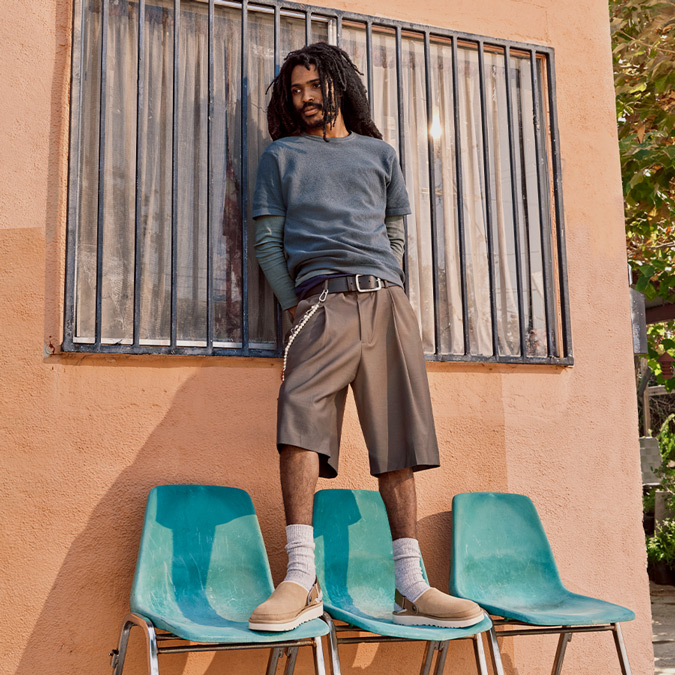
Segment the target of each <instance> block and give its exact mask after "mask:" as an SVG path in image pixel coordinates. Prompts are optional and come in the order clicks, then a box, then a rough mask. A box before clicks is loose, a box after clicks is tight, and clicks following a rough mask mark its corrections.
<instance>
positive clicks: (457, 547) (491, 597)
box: [450, 492, 635, 675]
mask: <svg viewBox="0 0 675 675" xmlns="http://www.w3.org/2000/svg"><path fill="white" fill-rule="evenodd" d="M451 559H452V568H451V573H450V592H451V593H452V594H453V595H456V596H459V597H461V598H468V599H470V600H473V601H474V602H477V603H478V604H479V605H480V606H481V607H483V608H484V609H486V610H487V611H488V612H489V613H490V614H491V615H493V617H501V619H498V620H496V619H495V620H494V623H495V626H498V627H499V628H500V630H498V631H497V635H498V636H514V635H542V634H543V635H547V634H559V636H560V637H559V639H558V649H557V651H556V654H555V657H554V663H553V670H552V673H553V675H560V673H561V672H562V664H563V659H564V657H565V650H566V648H567V644H568V642H569V641H570V639H571V637H572V635H573V634H574V633H588V632H593V631H610V632H611V633H612V635H613V636H614V642H615V645H616V650H617V653H618V656H619V662H620V665H621V672H622V674H623V675H630V672H631V671H630V666H629V664H628V657H627V654H626V648H625V646H624V642H623V636H622V634H621V627H620V626H619V623H620V622H622V621H631V620H632V619H634V618H635V614H634V613H633V612H632V611H631V610H630V609H626V608H625V607H621V606H620V605H614V604H612V603H610V602H605V601H603V600H598V599H596V598H591V597H588V596H585V595H578V594H576V593H572V592H571V591H569V590H567V588H565V586H563V584H562V581H561V580H560V575H559V574H558V568H557V567H556V563H555V559H554V557H553V553H552V551H551V547H550V545H549V542H548V539H547V537H546V533H545V532H544V528H543V527H542V524H541V521H540V519H539V515H538V514H537V511H536V509H535V507H534V504H533V503H532V501H531V500H530V499H529V498H528V497H526V496H524V495H518V494H503V493H496V492H471V493H464V494H459V495H457V496H455V498H454V499H453V501H452V557H451ZM610 672H611V670H604V671H603V673H610Z"/></svg>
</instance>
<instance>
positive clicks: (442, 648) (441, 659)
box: [434, 640, 450, 675]
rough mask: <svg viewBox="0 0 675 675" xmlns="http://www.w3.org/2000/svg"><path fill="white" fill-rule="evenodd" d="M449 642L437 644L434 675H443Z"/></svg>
mask: <svg viewBox="0 0 675 675" xmlns="http://www.w3.org/2000/svg"><path fill="white" fill-rule="evenodd" d="M449 646H450V640H445V641H444V642H439V643H438V658H437V659H436V667H435V668H434V675H443V669H444V668H445V659H446V658H447V657H448V647H449Z"/></svg>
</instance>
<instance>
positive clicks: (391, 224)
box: [384, 216, 405, 269]
mask: <svg viewBox="0 0 675 675" xmlns="http://www.w3.org/2000/svg"><path fill="white" fill-rule="evenodd" d="M384 224H385V225H386V226H387V236H388V237H389V244H390V245H391V250H392V251H393V252H394V255H395V256H396V260H398V264H399V265H400V266H401V269H403V252H404V251H405V227H404V226H403V216H387V217H386V218H385V219H384Z"/></svg>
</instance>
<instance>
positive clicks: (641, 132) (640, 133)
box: [637, 124, 645, 143]
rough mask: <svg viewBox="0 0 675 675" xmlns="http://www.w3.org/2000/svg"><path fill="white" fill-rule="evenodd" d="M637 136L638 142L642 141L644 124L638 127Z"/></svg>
mask: <svg viewBox="0 0 675 675" xmlns="http://www.w3.org/2000/svg"><path fill="white" fill-rule="evenodd" d="M637 137H638V142H639V143H642V141H643V140H644V137H645V125H644V124H642V125H640V126H639V127H638V130H637Z"/></svg>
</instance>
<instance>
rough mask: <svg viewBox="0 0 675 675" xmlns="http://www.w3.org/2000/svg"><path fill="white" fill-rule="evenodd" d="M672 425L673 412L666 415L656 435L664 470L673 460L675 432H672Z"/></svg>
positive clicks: (674, 455) (674, 415)
mask: <svg viewBox="0 0 675 675" xmlns="http://www.w3.org/2000/svg"><path fill="white" fill-rule="evenodd" d="M673 427H675V413H673V414H672V415H668V417H666V419H665V420H664V421H663V424H662V425H661V428H660V429H659V434H658V436H657V438H658V439H659V449H660V450H661V457H662V458H663V465H664V470H666V467H667V466H668V463H669V462H670V461H671V460H672V461H675V433H673Z"/></svg>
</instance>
